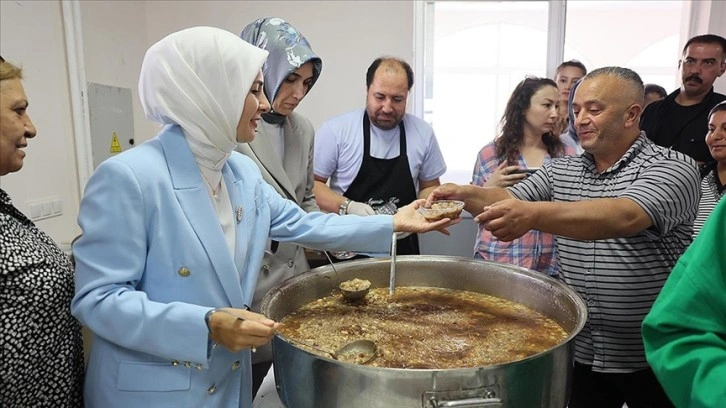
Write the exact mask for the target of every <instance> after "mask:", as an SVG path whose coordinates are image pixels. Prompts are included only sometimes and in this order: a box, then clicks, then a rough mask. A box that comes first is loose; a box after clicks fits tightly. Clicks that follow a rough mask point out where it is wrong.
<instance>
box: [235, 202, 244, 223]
mask: <svg viewBox="0 0 726 408" xmlns="http://www.w3.org/2000/svg"><path fill="white" fill-rule="evenodd" d="M234 213H235V216H236V217H237V224H239V223H240V222H242V215H243V214H244V209H242V206H239V207H237V209H236V210H235V211H234Z"/></svg>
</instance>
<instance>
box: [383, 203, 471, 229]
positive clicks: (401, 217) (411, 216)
mask: <svg viewBox="0 0 726 408" xmlns="http://www.w3.org/2000/svg"><path fill="white" fill-rule="evenodd" d="M425 203H426V199H423V198H422V199H419V200H416V201H414V202H412V203H411V204H409V205H407V206H405V207H401V208H399V209H398V212H397V213H396V214H395V215H394V216H393V231H394V232H402V231H403V232H428V231H433V230H438V231H439V232H441V233H442V234H446V235H449V231H448V230H447V229H446V227H448V226H450V225H454V224H458V223H459V222H460V221H461V218H456V219H454V220H451V219H449V218H444V219H441V220H438V221H428V220H427V219H426V218H424V216H423V215H422V214H421V213H420V212H418V208H419V207H421V206H422V205H424V204H425Z"/></svg>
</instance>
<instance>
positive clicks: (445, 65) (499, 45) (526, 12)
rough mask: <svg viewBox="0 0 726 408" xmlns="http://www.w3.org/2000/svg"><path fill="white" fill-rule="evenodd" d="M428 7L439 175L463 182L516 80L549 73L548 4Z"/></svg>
mask: <svg viewBox="0 0 726 408" xmlns="http://www.w3.org/2000/svg"><path fill="white" fill-rule="evenodd" d="M427 7H433V10H428V11H427V15H428V16H430V19H431V20H432V21H433V35H432V38H433V41H432V44H427V50H430V52H431V56H430V58H428V64H427V65H426V68H425V69H426V70H427V72H426V74H425V77H426V79H427V80H426V81H425V82H426V84H428V85H429V86H428V87H425V88H424V94H425V100H424V119H426V120H427V121H428V122H429V123H431V125H432V126H433V127H434V130H435V132H436V136H437V139H438V141H439V145H440V146H441V150H442V152H443V154H444V157H445V159H446V166H447V167H448V171H447V174H446V175H444V176H443V177H442V181H452V182H456V183H461V184H468V183H469V182H471V173H472V170H473V169H474V162H475V160H476V155H477V153H478V152H479V150H480V149H481V148H482V147H483V146H484V145H485V144H487V143H489V142H490V141H491V140H492V139H493V138H494V136H495V135H496V132H497V124H498V123H499V119H500V118H501V116H502V114H503V113H504V107H505V105H506V103H507V99H508V98H509V95H510V94H511V92H512V90H513V89H514V87H515V86H516V85H517V83H519V82H520V81H521V80H522V79H523V78H524V77H525V76H526V75H537V76H543V75H545V73H546V65H547V18H548V14H547V13H548V11H547V10H548V4H547V2H543V1H497V2H450V1H444V2H432V3H430V4H428V5H427ZM427 23H430V21H427ZM429 28H431V27H430V26H429Z"/></svg>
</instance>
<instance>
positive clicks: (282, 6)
mask: <svg viewBox="0 0 726 408" xmlns="http://www.w3.org/2000/svg"><path fill="white" fill-rule="evenodd" d="M147 12H148V13H147V18H148V20H147V23H148V28H147V29H148V35H149V42H150V43H153V42H154V41H157V40H159V39H160V38H162V37H164V36H165V35H167V34H169V33H172V32H174V31H177V30H180V29H182V28H186V27H191V26H196V25H211V26H216V27H221V28H224V29H227V30H229V31H231V32H233V33H236V34H239V33H240V32H241V31H242V29H243V28H244V27H245V26H246V25H247V24H249V23H251V22H253V21H254V20H256V19H257V18H259V17H270V16H273V17H281V18H283V19H285V20H288V21H289V22H290V23H291V24H292V25H293V26H295V28H297V29H298V30H299V31H300V32H302V33H303V35H305V37H306V38H307V39H308V41H310V44H311V45H312V47H313V50H314V51H315V52H316V53H317V54H318V55H319V56H320V57H321V58H322V60H323V71H322V74H321V77H320V80H319V81H318V82H317V83H316V84H315V87H314V88H313V89H312V91H311V92H310V94H309V95H308V96H307V97H306V98H305V100H304V101H303V102H302V103H301V104H300V107H299V108H298V109H297V111H298V112H300V113H302V114H304V115H306V116H307V117H308V119H310V121H311V122H312V123H313V126H315V127H316V128H317V127H319V126H320V125H321V124H322V123H323V122H324V121H325V120H326V119H329V118H330V117H331V116H334V115H337V114H340V113H343V112H347V111H349V110H352V109H356V108H359V107H362V106H364V104H365V72H366V69H367V68H368V65H370V63H371V62H372V61H373V60H374V59H375V58H377V57H379V56H380V55H383V54H391V55H395V56H398V57H400V58H403V59H405V60H407V61H409V62H410V63H413V2H412V1H411V0H406V1H165V2H164V1H148V2H147Z"/></svg>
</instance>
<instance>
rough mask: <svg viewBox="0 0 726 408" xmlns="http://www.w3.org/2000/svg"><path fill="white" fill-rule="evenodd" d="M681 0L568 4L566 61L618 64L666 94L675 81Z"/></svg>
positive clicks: (591, 66) (588, 64)
mask: <svg viewBox="0 0 726 408" xmlns="http://www.w3.org/2000/svg"><path fill="white" fill-rule="evenodd" d="M686 11H687V10H685V9H684V4H683V1H672V0H668V1H652V0H645V1H642V0H637V1H633V0H629V1H619V0H615V1H588V0H570V1H568V2H567V19H566V21H567V26H566V29H565V53H564V55H565V60H569V59H573V58H574V59H578V60H580V61H582V63H583V64H585V66H586V67H587V69H588V70H592V69H594V68H597V67H603V66H609V65H618V66H623V67H627V68H631V69H633V70H634V71H636V72H637V73H638V74H639V75H640V77H641V78H642V79H643V82H645V83H655V84H657V85H660V86H662V87H664V88H665V89H666V90H667V91H668V92H671V91H673V90H674V89H675V88H677V87H678V86H679V85H680V84H679V83H678V80H677V78H678V59H679V57H680V48H682V46H681V45H679V38H680V32H681V17H682V13H684V12H686Z"/></svg>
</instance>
